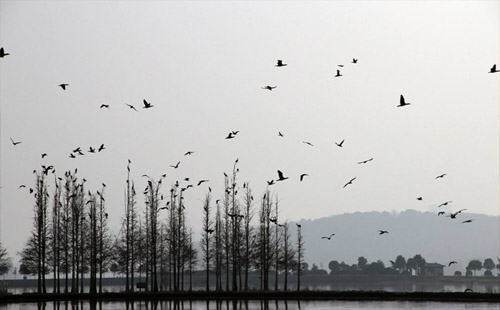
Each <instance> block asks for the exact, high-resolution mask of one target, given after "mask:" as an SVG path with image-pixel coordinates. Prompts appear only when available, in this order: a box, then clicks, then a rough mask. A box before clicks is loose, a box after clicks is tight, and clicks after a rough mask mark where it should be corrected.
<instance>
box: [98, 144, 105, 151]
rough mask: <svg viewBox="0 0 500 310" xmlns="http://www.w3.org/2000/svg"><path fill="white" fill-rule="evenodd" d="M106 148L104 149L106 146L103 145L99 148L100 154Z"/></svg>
mask: <svg viewBox="0 0 500 310" xmlns="http://www.w3.org/2000/svg"><path fill="white" fill-rule="evenodd" d="M105 149H106V148H105V147H104V144H101V146H99V149H98V150H97V151H98V152H100V151H102V150H105Z"/></svg>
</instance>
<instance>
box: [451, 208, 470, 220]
mask: <svg viewBox="0 0 500 310" xmlns="http://www.w3.org/2000/svg"><path fill="white" fill-rule="evenodd" d="M465 210H467V209H460V210H458V211H457V212H454V213H450V217H451V218H452V219H454V218H456V217H457V215H459V214H460V213H462V212H463V211H465Z"/></svg>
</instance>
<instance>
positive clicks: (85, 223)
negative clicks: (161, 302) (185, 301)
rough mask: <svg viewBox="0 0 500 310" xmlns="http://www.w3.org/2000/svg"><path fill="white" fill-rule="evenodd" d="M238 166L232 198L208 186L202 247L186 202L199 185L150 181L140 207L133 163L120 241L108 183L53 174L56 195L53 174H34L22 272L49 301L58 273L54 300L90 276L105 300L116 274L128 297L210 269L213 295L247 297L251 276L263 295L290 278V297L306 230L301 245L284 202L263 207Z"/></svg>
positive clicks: (270, 199) (93, 289)
mask: <svg viewBox="0 0 500 310" xmlns="http://www.w3.org/2000/svg"><path fill="white" fill-rule="evenodd" d="M237 164H238V160H236V161H235V163H234V166H233V171H232V174H231V175H227V174H224V175H225V176H224V188H225V190H224V193H223V195H222V196H221V197H220V199H217V200H216V201H215V203H213V202H212V193H211V189H210V187H209V191H208V192H207V194H206V196H205V198H204V200H203V223H202V234H201V240H200V246H199V247H198V246H196V245H195V242H194V241H193V231H192V228H190V227H189V226H188V223H187V220H186V213H185V210H186V206H185V205H184V196H185V194H186V191H187V190H188V189H189V188H190V187H192V185H188V184H187V183H185V181H183V182H178V181H176V182H175V183H173V184H172V185H171V186H170V189H169V192H168V195H164V193H163V191H162V185H163V181H164V180H165V175H164V176H162V177H161V178H159V179H157V180H155V179H153V178H151V177H149V176H147V178H148V180H147V186H146V187H145V189H144V190H143V192H142V194H143V195H144V204H145V208H144V209H140V208H139V207H138V204H137V200H138V199H137V192H136V187H135V184H134V181H133V180H132V179H131V177H130V171H131V167H130V166H131V162H130V161H129V162H128V165H127V179H126V187H125V197H124V215H123V218H122V224H121V228H120V231H119V232H118V233H117V234H115V235H111V234H110V232H109V228H108V225H107V219H108V214H107V213H106V206H105V198H104V193H105V184H103V186H102V188H101V189H100V190H97V191H95V192H92V191H90V190H86V189H85V179H79V178H78V177H77V171H76V170H75V171H74V172H66V173H65V174H64V178H62V177H57V176H56V175H55V173H54V174H53V175H54V184H55V189H54V190H53V192H51V193H49V189H48V188H49V187H48V185H47V179H48V177H49V175H50V174H48V171H47V169H44V170H42V171H41V172H37V171H35V181H36V187H35V189H34V190H33V193H34V197H35V204H34V214H35V215H34V228H33V231H32V234H31V236H30V238H29V239H28V241H27V243H26V245H25V247H24V249H23V251H22V252H21V253H20V254H21V265H20V273H23V274H33V275H35V274H36V275H37V276H38V292H40V293H46V292H47V288H46V284H45V283H46V275H47V274H49V273H50V272H51V273H52V277H53V279H54V281H53V282H54V286H53V292H61V290H63V291H64V292H83V290H84V285H83V283H84V282H83V280H84V278H85V277H86V276H88V278H89V279H90V282H89V283H90V286H89V292H90V293H97V292H102V278H103V276H104V273H105V272H107V271H110V270H112V271H117V272H120V273H122V274H123V275H124V276H125V290H126V291H128V292H133V291H134V290H135V289H136V288H143V289H145V290H146V291H152V292H158V291H165V290H169V291H182V290H186V289H189V290H191V289H192V287H193V281H192V275H193V271H194V270H195V269H197V270H203V272H204V274H205V281H206V283H205V284H206V285H205V289H206V290H207V291H208V290H210V289H211V287H214V288H215V290H217V291H221V290H226V291H243V290H248V289H249V288H250V283H249V282H250V281H249V279H250V278H251V276H252V275H253V276H254V277H255V275H258V278H259V281H260V283H259V284H260V285H259V288H260V289H261V290H269V289H271V288H270V283H271V281H272V279H273V277H274V281H273V282H274V285H275V286H274V289H275V290H277V289H278V282H279V279H280V278H279V276H280V275H281V278H283V279H284V280H283V284H282V287H283V289H284V290H287V289H288V279H289V274H290V273H294V274H296V275H297V276H298V286H297V289H300V275H301V269H302V265H303V257H304V241H303V238H302V232H301V227H300V225H297V234H296V241H295V242H294V241H292V234H291V228H290V225H289V223H288V221H284V222H280V221H279V208H278V205H279V200H278V198H277V197H275V196H273V195H272V193H271V192H270V191H269V190H267V191H266V192H265V193H264V194H263V195H261V197H259V198H258V199H254V196H253V193H252V190H251V188H250V187H249V184H248V183H243V184H242V185H241V186H240V185H239V184H238V182H237V177H238V172H239V169H238V168H237ZM53 172H54V171H53ZM50 197H52V203H51V206H52V208H51V209H50V208H49V203H50V199H49V198H50ZM255 213H257V216H256V217H257V218H256V220H255V221H254V215H256V214H255ZM197 249H200V250H201V253H198V252H199V251H198V250H197ZM199 254H201V259H198V256H199ZM211 281H212V282H214V281H215V282H214V283H211Z"/></svg>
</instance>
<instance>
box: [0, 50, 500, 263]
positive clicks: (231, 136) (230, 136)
mask: <svg viewBox="0 0 500 310" xmlns="http://www.w3.org/2000/svg"><path fill="white" fill-rule="evenodd" d="M8 55H10V54H9V53H6V52H5V50H4V48H3V47H2V48H0V58H3V57H5V56H8ZM351 63H352V64H357V63H358V59H357V58H352V61H351ZM286 66H288V64H287V63H284V62H283V60H277V63H276V65H275V67H278V68H280V67H286ZM338 67H340V68H343V67H344V65H342V64H339V65H338ZM498 72H500V71H499V70H497V67H496V64H494V65H493V66H492V67H491V68H490V70H489V72H488V73H498ZM342 76H343V75H342V74H341V72H340V69H337V70H336V74H335V75H334V77H335V78H339V77H342ZM58 86H59V87H61V89H62V90H67V89H68V87H69V83H61V84H59V85H58ZM277 87H278V85H275V86H270V85H266V86H263V87H261V88H262V89H264V90H269V91H272V90H274V89H276V88H277ZM142 104H143V106H142V108H143V109H151V108H153V107H154V106H153V105H152V104H151V103H150V102H148V101H147V100H146V99H143V102H142ZM410 104H411V103H410V102H407V101H406V99H405V97H404V96H403V95H402V94H401V95H400V98H399V104H398V105H396V107H405V106H408V105H410ZM125 105H126V106H127V107H128V108H129V109H131V110H134V111H135V112H139V111H138V110H137V109H136V107H135V106H133V105H131V104H128V103H125ZM109 108H110V105H109V104H101V106H100V109H109ZM238 133H239V131H230V132H229V133H228V135H227V136H226V137H225V139H227V140H230V139H234V138H236V137H237V135H238ZM278 136H279V137H281V138H283V137H284V135H283V133H282V132H281V131H279V132H278ZM10 140H11V142H12V144H13V145H14V146H17V145H19V144H20V143H21V142H22V141H15V140H13V139H12V138H10ZM302 142H303V143H304V144H306V145H308V146H311V147H313V146H314V145H313V144H312V143H311V142H309V141H302ZM344 142H345V139H343V140H342V141H340V142H335V144H336V145H337V147H339V148H342V147H343V146H344ZM103 150H105V146H104V144H101V145H100V146H99V147H92V146H90V147H89V149H88V151H87V152H88V153H96V152H101V151H103ZM193 153H194V152H193V151H187V152H186V153H185V154H184V156H188V155H192V154H193ZM77 155H78V156H82V155H84V152H83V151H82V149H81V147H77V148H75V149H73V150H72V152H71V153H70V155H69V157H70V158H76V156H77ZM46 156H47V154H46V153H43V154H42V158H44V157H46ZM373 160H374V158H373V157H372V158H369V159H366V160H363V161H360V162H358V164H367V163H369V162H371V161H373ZM236 162H237V160H236ZM129 163H130V161H129ZM180 163H181V162H180V161H178V162H177V163H176V164H175V165H171V166H170V167H171V168H174V169H177V168H179V165H180ZM42 168H43V172H44V173H45V174H47V173H48V172H49V171H53V172H55V169H54V168H53V166H48V167H45V166H43V167H42ZM446 175H447V174H446V173H443V174H441V175H438V176H436V177H435V179H443V178H444V177H445V176H446ZM143 176H146V177H147V175H143ZM164 176H165V175H164ZM277 176H278V177H277V179H272V180H269V181H267V185H268V186H271V185H274V184H276V182H283V181H286V180H288V179H289V177H288V176H285V174H284V173H283V171H281V170H277ZM306 176H309V175H308V174H307V173H302V174H301V175H300V176H299V179H300V181H301V182H302V181H304V179H305V177H306ZM184 180H185V181H189V178H185V179H184ZM355 180H356V177H353V178H351V179H350V180H349V181H348V182H346V183H345V184H344V186H343V188H346V187H347V186H350V185H353V182H354V181H355ZM205 182H208V180H200V181H199V182H198V184H197V185H198V186H200V185H201V184H203V183H205ZM177 184H178V183H177ZM22 187H25V185H21V186H20V188H22ZM189 187H192V185H188V186H187V187H186V188H184V190H185V189H187V188H189ZM209 190H210V191H211V189H210V187H209ZM31 191H32V190H31ZM417 200H418V201H422V200H423V198H422V197H418V198H417ZM450 203H452V201H446V202H443V203H441V204H440V205H439V206H438V208H441V207H443V206H447V205H448V204H450ZM465 210H466V209H460V210H459V211H456V212H451V213H450V214H448V215H446V214H445V212H444V211H439V212H438V214H437V215H438V216H441V215H446V216H447V217H450V218H451V219H455V218H457V216H458V215H459V214H460V213H462V212H463V211H465ZM228 215H229V214H228ZM229 216H231V215H229ZM473 221H474V219H467V220H464V221H462V223H463V224H466V223H471V222H473ZM296 225H297V226H298V227H299V228H300V227H301V225H300V224H296ZM378 234H379V235H384V234H389V231H388V230H382V229H380V230H378ZM334 236H335V233H331V234H330V235H328V236H322V237H321V239H325V240H331V239H332V237H334ZM455 263H457V262H456V261H452V262H450V263H449V265H448V266H451V265H452V264H455Z"/></svg>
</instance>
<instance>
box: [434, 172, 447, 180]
mask: <svg viewBox="0 0 500 310" xmlns="http://www.w3.org/2000/svg"><path fill="white" fill-rule="evenodd" d="M445 175H446V173H443V174H441V175H438V176H437V177H436V179H442V178H444V176H445Z"/></svg>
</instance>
